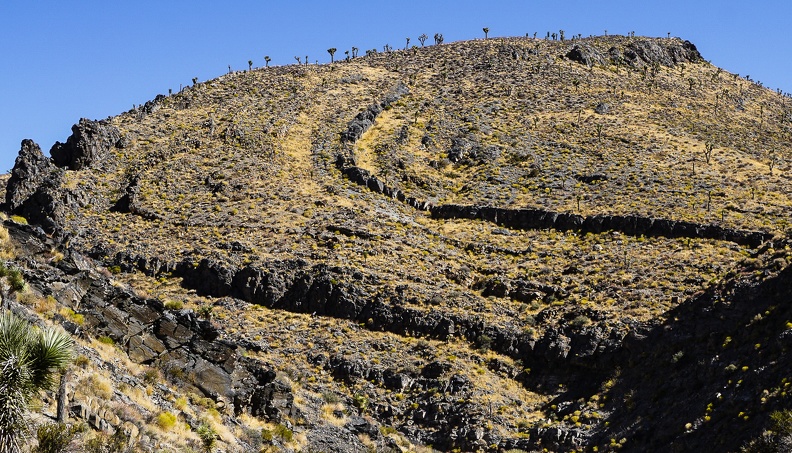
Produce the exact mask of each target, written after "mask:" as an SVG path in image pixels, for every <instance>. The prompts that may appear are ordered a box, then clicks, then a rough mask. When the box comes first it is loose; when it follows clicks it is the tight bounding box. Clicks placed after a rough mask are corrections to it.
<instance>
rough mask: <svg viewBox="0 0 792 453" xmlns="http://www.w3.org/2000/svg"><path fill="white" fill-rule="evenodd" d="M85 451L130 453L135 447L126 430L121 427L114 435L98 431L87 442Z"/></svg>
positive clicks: (86, 452)
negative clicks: (131, 444)
mask: <svg viewBox="0 0 792 453" xmlns="http://www.w3.org/2000/svg"><path fill="white" fill-rule="evenodd" d="M83 448H84V451H85V453H128V452H134V451H135V449H134V448H132V447H131V446H130V445H129V438H128V437H127V436H126V434H124V430H122V429H119V430H117V431H116V432H115V434H113V435H112V436H110V435H107V434H105V433H98V434H97V435H96V437H94V438H93V439H90V440H89V441H87V442H85V445H84V447H83Z"/></svg>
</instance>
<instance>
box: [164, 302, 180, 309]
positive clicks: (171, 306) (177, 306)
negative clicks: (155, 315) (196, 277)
mask: <svg viewBox="0 0 792 453" xmlns="http://www.w3.org/2000/svg"><path fill="white" fill-rule="evenodd" d="M182 308H184V304H183V303H182V302H181V301H179V300H169V301H167V302H165V309H166V310H181V309H182Z"/></svg>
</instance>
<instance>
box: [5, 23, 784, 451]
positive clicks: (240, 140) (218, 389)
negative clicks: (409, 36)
mask: <svg viewBox="0 0 792 453" xmlns="http://www.w3.org/2000/svg"><path fill="white" fill-rule="evenodd" d="M787 104H788V100H786V99H784V98H782V97H780V96H778V95H776V94H774V93H772V92H769V91H768V90H765V89H762V88H761V87H758V86H757V85H755V84H753V83H750V82H749V81H745V80H741V79H739V78H738V77H736V76H733V75H730V74H727V73H725V72H724V71H722V70H720V69H718V68H714V67H712V66H711V65H709V64H708V63H706V62H704V61H703V59H702V58H701V56H700V55H699V53H698V51H697V50H696V49H695V46H693V45H692V44H691V43H689V42H683V41H680V40H677V39H645V38H640V39H637V38H636V39H632V38H624V37H618V36H615V37H606V38H592V39H582V40H573V41H564V42H556V41H545V40H534V39H511V38H510V39H499V40H486V41H476V42H466V43H455V44H451V45H442V46H432V47H427V48H420V49H418V48H416V49H411V50H405V51H396V52H387V53H383V54H378V53H369V55H367V56H366V57H363V58H355V59H352V60H349V61H344V62H337V63H334V64H332V65H326V66H288V67H278V68H267V69H257V70H253V71H249V72H244V73H233V74H229V75H226V76H223V77H220V78H218V79H216V80H212V81H208V82H204V83H198V84H195V85H194V86H191V87H187V88H185V89H184V90H183V91H182V92H180V93H178V94H176V95H173V96H170V97H158V98H157V99H155V100H153V101H151V102H149V103H147V104H146V105H144V106H141V107H140V108H137V109H134V110H132V111H129V112H126V113H124V114H121V115H119V116H117V117H114V118H110V119H108V120H106V121H101V122H93V121H88V120H81V121H80V123H79V124H77V125H75V126H74V127H73V129H72V132H73V134H72V136H71V137H69V138H68V139H67V141H66V143H57V144H56V145H55V146H54V147H53V148H52V150H51V155H52V158H51V159H50V158H46V157H44V156H43V155H42V153H41V151H40V149H39V148H38V146H37V145H35V144H34V143H32V142H30V141H25V142H23V144H22V150H21V152H20V156H19V158H18V159H17V163H16V165H15V167H14V170H13V172H12V176H11V178H10V180H9V182H8V186H7V192H6V209H7V210H8V211H9V212H11V213H13V214H17V215H22V216H24V217H26V218H27V219H28V220H29V221H30V222H31V223H35V224H37V225H40V226H41V228H43V230H44V233H46V234H48V235H49V236H50V237H51V238H53V239H47V238H46V237H45V236H42V235H41V234H39V235H38V236H36V239H35V240H36V241H45V242H46V241H48V240H54V241H57V243H58V244H61V245H62V246H63V247H67V246H68V247H67V248H66V249H65V250H67V251H68V252H69V253H70V254H72V253H73V254H77V255H79V256H86V257H90V259H92V260H95V261H96V262H97V263H100V264H102V265H104V266H106V267H107V268H108V269H111V270H112V272H113V273H114V275H113V278H114V279H117V280H118V281H120V282H126V283H129V284H132V285H133V286H135V287H138V288H145V289H146V291H149V292H151V291H154V292H155V293H156V294H157V295H158V296H157V297H156V298H146V297H137V296H135V295H134V294H131V293H123V292H119V291H120V290H117V289H114V287H113V286H112V285H111V286H108V283H107V282H104V283H93V284H88V285H85V284H83V290H81V292H80V291H78V292H79V293H80V297H79V298H78V299H80V300H82V302H80V303H77V304H75V303H71V302H67V301H66V300H65V299H64V297H65V296H64V295H63V293H60V292H58V291H55V290H53V289H52V288H51V286H50V285H48V284H46V283H37V284H34V285H32V286H35V288H36V289H37V290H38V291H39V292H41V293H43V294H45V295H46V294H52V295H53V296H54V297H55V298H56V299H57V300H58V301H59V302H60V303H61V304H66V305H68V306H69V307H71V309H72V310H74V311H75V312H78V313H80V314H83V316H85V319H86V327H85V331H86V332H88V333H89V334H90V335H96V336H106V337H109V338H112V339H113V340H114V341H116V342H119V343H121V344H123V347H122V349H123V351H124V353H126V354H127V355H128V356H129V358H130V359H132V360H133V361H134V362H137V363H140V364H144V365H146V366H153V367H158V368H160V369H171V368H173V367H176V368H178V369H182V370H184V376H186V378H185V379H181V380H180V381H179V382H180V385H184V386H185V388H190V389H196V391H198V392H199V393H200V394H201V395H203V397H208V398H210V399H212V400H214V401H215V402H221V403H222V405H223V407H225V408H227V413H228V416H229V417H241V416H242V415H243V414H252V415H254V416H256V417H259V418H260V419H261V420H264V421H265V422H269V423H278V424H280V425H283V426H290V428H289V429H293V432H294V433H297V434H301V435H302V436H303V437H301V438H300V440H298V441H295V440H290V441H286V439H285V438H281V439H280V440H281V441H283V442H284V444H283V445H287V446H289V448H299V447H301V446H302V447H306V446H311V448H319V449H323V450H336V451H354V450H358V449H363V448H366V447H367V446H368V447H371V446H375V447H376V448H398V447H399V445H400V442H401V443H402V446H404V445H406V443H407V442H413V443H416V444H431V445H432V446H434V447H435V448H438V449H441V450H452V449H461V450H463V451H474V450H477V449H481V448H489V447H491V446H493V445H494V446H496V447H498V448H503V449H508V448H518V449H524V450H534V449H539V448H547V449H550V450H554V451H556V450H557V451H565V450H569V449H574V448H579V447H585V448H593V447H594V446H597V447H598V448H599V449H600V451H603V449H604V450H607V449H616V448H625V449H628V450H630V451H645V450H647V449H649V450H657V449H668V448H671V449H675V450H677V451H686V450H689V449H694V447H695V448H703V447H704V446H707V447H712V448H715V449H716V450H717V451H733V450H736V449H738V448H739V446H740V445H742V444H743V443H745V442H747V441H748V440H750V439H751V438H753V437H756V436H759V435H760V434H761V433H762V430H763V429H765V428H766V427H767V426H769V422H768V420H769V417H770V413H771V412H773V411H775V410H779V409H782V408H785V407H788V406H789V401H788V398H787V396H786V392H785V391H782V390H781V389H782V388H783V385H784V383H783V381H781V379H786V376H783V374H784V371H783V367H782V366H781V365H779V364H782V363H785V362H784V361H785V354H786V353H785V347H784V346H783V342H784V340H783V338H786V334H785V332H786V329H787V327H786V326H787V324H786V323H787V321H789V319H788V318H792V314H788V313H787V312H786V309H785V308H783V307H784V302H783V301H784V300H786V299H788V296H789V295H788V294H787V293H786V292H785V291H786V290H785V288H786V287H788V283H789V275H788V274H789V271H788V267H787V266H788V265H789V257H788V243H787V242H786V239H785V236H786V231H785V230H786V228H787V225H788V223H787V222H788V217H789V209H790V207H792V200H791V199H790V197H789V193H792V187H790V185H789V179H788V178H787V175H788V171H789V167H788V164H787V163H786V162H789V160H785V159H783V156H787V155H789V153H790V151H792V146H790V143H789V141H788V137H789V131H790V129H792V122H790V121H789V118H790V116H789V113H788V107H787ZM769 150H773V151H772V152H770V151H769ZM19 234H28V235H30V234H33V233H31V232H30V231H28V232H27V233H19ZM52 245H53V246H54V245H55V244H54V243H53V244H52ZM86 259H87V258H86ZM66 262H68V261H66ZM64 266H67V265H66V264H64V265H61V266H59V267H60V270H59V271H57V272H62V274H59V275H61V276H60V277H58V279H59V280H62V281H68V282H70V283H68V285H72V283H71V282H73V281H83V282H84V279H83V277H81V276H80V275H81V274H79V273H78V272H76V271H74V270H69V269H65V268H64ZM51 272H56V271H55V270H52V271H51ZM29 276H30V277H31V278H38V275H37V274H35V273H30V275H29ZM97 282H98V281H97ZM85 288H98V289H88V290H86V289H85ZM92 291H93V292H92ZM69 294H71V293H69ZM159 299H168V300H171V301H178V303H179V304H181V306H182V307H184V308H185V309H192V310H196V312H197V311H201V310H203V312H204V313H205V312H206V310H207V308H206V307H211V309H209V310H210V311H211V312H212V313H214V315H213V316H212V321H211V322H208V321H199V320H198V319H197V317H196V315H195V314H194V313H195V312H191V311H189V310H185V311H180V312H173V310H171V309H169V308H167V307H168V305H166V304H164V303H163V302H161V301H158V300H159ZM170 306H172V305H170ZM143 332H145V333H143ZM219 338H224V340H222V341H220V342H218V339H219ZM726 338H728V339H729V340H728V341H726ZM749 351H752V353H751V354H749V353H748V352H749ZM746 356H749V357H750V358H745V357H746ZM745 367H747V370H745ZM280 375H287V376H289V379H290V380H291V381H293V382H296V383H299V386H296V387H295V386H289V385H286V384H284V383H283V381H282V380H278V379H276V377H277V376H280ZM791 378H792V377H791ZM737 381H739V384H736V382H737ZM776 381H778V382H776ZM713 395H718V396H713ZM713 398H714V399H713ZM702 405H703V408H702ZM237 421H238V420H237ZM339 436H341V437H339ZM237 439H238V438H237ZM339 439H348V440H339ZM611 439H616V440H615V441H611ZM264 440H265V441H266V439H264ZM276 441H277V440H276ZM245 442H247V441H245ZM295 442H296V443H295ZM614 442H615V443H614ZM229 445H234V443H233V442H231V443H230V444H229ZM236 445H238V446H239V445H242V444H241V443H237V444H236ZM245 445H247V444H245Z"/></svg>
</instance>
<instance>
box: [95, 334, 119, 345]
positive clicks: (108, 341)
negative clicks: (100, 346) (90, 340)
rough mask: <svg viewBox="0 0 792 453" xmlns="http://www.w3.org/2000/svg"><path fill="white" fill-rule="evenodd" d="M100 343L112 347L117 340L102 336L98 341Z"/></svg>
mask: <svg viewBox="0 0 792 453" xmlns="http://www.w3.org/2000/svg"><path fill="white" fill-rule="evenodd" d="M96 340H97V341H98V342H99V343H104V344H109V345H110V346H112V345H114V344H115V340H113V339H112V338H110V337H108V336H107V335H102V336H101V337H99V338H97V339H96Z"/></svg>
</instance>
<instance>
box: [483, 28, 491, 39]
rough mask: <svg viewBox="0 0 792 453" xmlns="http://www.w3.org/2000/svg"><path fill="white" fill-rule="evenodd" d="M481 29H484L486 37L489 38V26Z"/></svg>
mask: <svg viewBox="0 0 792 453" xmlns="http://www.w3.org/2000/svg"><path fill="white" fill-rule="evenodd" d="M481 30H483V31H484V39H487V37H488V36H489V27H484V28H482V29H481Z"/></svg>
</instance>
